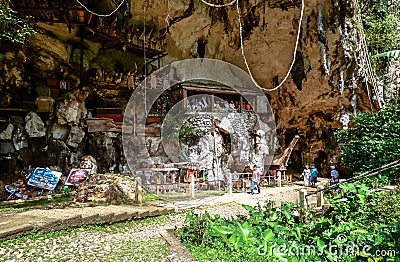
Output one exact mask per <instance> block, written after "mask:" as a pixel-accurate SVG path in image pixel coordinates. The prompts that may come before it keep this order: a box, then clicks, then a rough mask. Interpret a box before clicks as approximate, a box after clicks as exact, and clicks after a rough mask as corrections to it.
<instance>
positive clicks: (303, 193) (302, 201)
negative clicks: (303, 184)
mask: <svg viewBox="0 0 400 262" xmlns="http://www.w3.org/2000/svg"><path fill="white" fill-rule="evenodd" d="M306 196H307V190H305V189H304V188H303V189H300V191H299V206H300V207H301V208H307V199H306Z"/></svg>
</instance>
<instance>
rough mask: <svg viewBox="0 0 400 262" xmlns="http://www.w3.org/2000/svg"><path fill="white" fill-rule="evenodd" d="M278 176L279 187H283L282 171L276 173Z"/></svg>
mask: <svg viewBox="0 0 400 262" xmlns="http://www.w3.org/2000/svg"><path fill="white" fill-rule="evenodd" d="M276 174H277V176H278V180H277V184H278V187H282V173H281V171H280V170H278V171H277V172H276Z"/></svg>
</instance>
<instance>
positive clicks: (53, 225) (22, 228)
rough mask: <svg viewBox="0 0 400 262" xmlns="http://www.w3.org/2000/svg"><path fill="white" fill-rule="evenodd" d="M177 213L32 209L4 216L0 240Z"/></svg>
mask: <svg viewBox="0 0 400 262" xmlns="http://www.w3.org/2000/svg"><path fill="white" fill-rule="evenodd" d="M173 212H175V208H174V207H170V206H169V207H156V206H116V205H110V206H96V207H85V208H66V209H51V210H42V209H38V210H28V211H25V212H21V213H17V214H13V215H5V216H3V217H0V240H5V239H10V238H14V237H17V236H20V235H23V234H24V233H27V232H43V233H48V232H52V231H58V230H63V229H67V228H70V227H79V226H82V225H103V224H111V223H116V222H121V221H126V220H130V219H143V218H146V217H154V216H160V215H166V214H168V213H173Z"/></svg>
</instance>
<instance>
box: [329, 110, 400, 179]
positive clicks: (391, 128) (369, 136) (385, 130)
mask: <svg viewBox="0 0 400 262" xmlns="http://www.w3.org/2000/svg"><path fill="white" fill-rule="evenodd" d="M352 126H353V127H350V128H348V129H346V130H345V129H341V130H338V131H337V132H336V133H335V137H336V140H337V142H338V143H341V144H343V146H342V152H341V158H342V161H343V164H345V165H347V166H348V167H350V168H351V169H353V170H354V171H355V172H364V171H368V170H371V169H374V168H377V167H380V166H382V165H384V164H388V163H390V162H392V161H395V160H398V159H400V147H399V144H400V133H399V130H400V107H399V106H391V107H387V108H383V109H381V110H380V111H379V112H377V113H362V114H359V115H357V118H356V119H354V120H353V122H352ZM398 172H399V170H398V169H393V170H392V171H390V172H389V173H388V174H391V177H392V178H396V177H397V176H398V175H397V174H398ZM383 175H384V174H381V177H383ZM382 179H383V178H382Z"/></svg>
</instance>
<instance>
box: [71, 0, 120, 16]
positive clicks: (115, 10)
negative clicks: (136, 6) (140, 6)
mask: <svg viewBox="0 0 400 262" xmlns="http://www.w3.org/2000/svg"><path fill="white" fill-rule="evenodd" d="M76 1H77V2H78V4H80V5H81V6H82V7H83V8H85V10H86V11H88V12H89V13H91V14H93V15H96V16H102V17H106V16H111V15H112V14H114V13H115V12H117V11H118V9H119V8H120V7H121V6H122V4H123V3H124V2H125V0H122V1H121V3H120V4H119V5H118V6H117V8H115V9H114V11H112V12H111V13H109V14H107V15H102V14H98V13H95V12H93V11H90V10H89V8H87V7H86V6H85V5H84V4H82V3H81V2H79V0H76Z"/></svg>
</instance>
